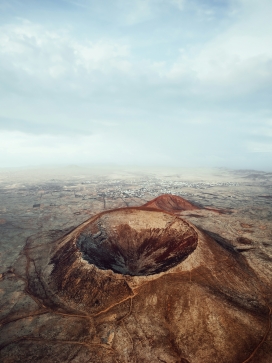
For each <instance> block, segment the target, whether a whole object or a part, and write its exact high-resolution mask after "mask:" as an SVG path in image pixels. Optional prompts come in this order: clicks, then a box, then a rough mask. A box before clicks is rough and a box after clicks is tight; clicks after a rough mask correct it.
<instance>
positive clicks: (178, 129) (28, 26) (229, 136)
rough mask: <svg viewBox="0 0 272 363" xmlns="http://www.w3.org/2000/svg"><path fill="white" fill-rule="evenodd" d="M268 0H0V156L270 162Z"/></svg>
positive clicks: (261, 165) (20, 161)
mask: <svg viewBox="0 0 272 363" xmlns="http://www.w3.org/2000/svg"><path fill="white" fill-rule="evenodd" d="M271 14H272V1H271V0H258V1H256V0H133V1H128V0H101V1H95V0H46V1H44V0H0V167H29V166H42V165H71V164H76V165H81V164H90V165H108V164H110V165H130V166H133V165H135V166H136V165H137V166H141V165H143V166H156V167H157V166H170V167H175V166H177V167H227V168H233V169H256V170H265V171H272V22H271Z"/></svg>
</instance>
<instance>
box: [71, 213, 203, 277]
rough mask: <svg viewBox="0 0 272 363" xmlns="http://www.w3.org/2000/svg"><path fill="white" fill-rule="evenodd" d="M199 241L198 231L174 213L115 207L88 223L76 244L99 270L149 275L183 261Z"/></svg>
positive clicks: (86, 258)
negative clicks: (126, 210) (122, 209)
mask: <svg viewBox="0 0 272 363" xmlns="http://www.w3.org/2000/svg"><path fill="white" fill-rule="evenodd" d="M162 216H163V218H161V219H160V217H162ZM197 240H198V237H197V233H196V232H195V230H194V229H193V228H192V227H191V226H190V225H189V224H188V223H187V222H185V221H184V220H182V219H181V218H179V217H176V216H173V215H171V214H166V213H163V212H159V211H153V212H151V211H144V210H133V211H129V213H124V211H118V210H116V211H114V212H112V211H111V212H108V213H104V214H103V215H101V216H100V217H98V218H97V219H96V220H95V221H94V222H93V223H91V224H90V225H88V227H87V228H86V230H83V231H82V232H81V234H80V235H79V236H78V238H77V241H76V245H77V247H78V249H79V250H80V251H81V252H82V257H83V259H85V260H86V261H88V262H89V263H90V264H93V265H95V266H97V267H98V268H99V269H102V270H112V271H114V272H115V273H119V274H124V275H131V276H147V275H153V274H157V273H160V272H164V271H166V270H168V269H170V268H171V267H174V266H176V265H177V264H179V263H180V262H182V261H183V260H184V259H185V258H186V257H187V256H188V255H189V254H191V253H192V252H193V251H194V249H195V248H196V246H197Z"/></svg>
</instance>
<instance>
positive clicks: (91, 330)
mask: <svg viewBox="0 0 272 363" xmlns="http://www.w3.org/2000/svg"><path fill="white" fill-rule="evenodd" d="M172 195H174V196H177V199H175V198H174V199H173V198H172V197H171V196H172ZM160 196H164V197H161V198H159V199H157V200H155V201H154V202H152V203H149V202H150V201H152V200H154V199H155V198H157V197H160ZM0 197H1V204H0V234H1V239H0V252H1V255H0V266H1V267H0V268H1V271H0V273H1V275H0V276H1V280H0V293H1V300H0V304H1V308H0V309H1V311H0V318H1V320H0V323H1V327H0V329H1V330H0V336H1V338H0V349H1V350H0V360H1V361H3V362H19V361H24V362H49V361H50V362H97V363H100V362H109V363H111V362H119V363H123V362H129V363H130V362H133V363H134V362H135V363H136V362H154V363H155V362H167V363H177V362H180V363H182V362H183V363H186V362H189V363H216V362H222V363H227V362H228V363H236V362H237V363H246V362H255V363H270V362H271V361H272V332H271V308H272V294H271V291H272V268H271V262H272V173H268V172H259V171H252V170H236V171H234V170H229V169H223V168H218V169H174V168H173V169H160V168H157V169H147V168H146V169H137V168H113V167H111V168H90V167H88V168H87V167H77V166H71V167H66V168H64V167H60V168H58V169H49V168H47V169H43V170H40V169H31V170H16V171H15V170H13V171H12V170H2V171H1V173H0ZM171 198H172V199H171ZM186 201H187V202H188V203H187V202H186ZM134 207H141V208H142V209H141V208H140V209H137V208H134ZM118 208H128V209H125V211H126V210H130V213H131V217H129V218H128V221H127V222H124V221H125V220H126V218H127V217H126V216H125V215H122V214H117V217H114V218H115V219H114V222H112V223H113V224H111V225H110V227H107V226H108V225H109V223H110V222H108V221H110V220H111V217H109V218H108V217H107V216H108V215H107V214H106V217H105V218H108V219H107V220H106V222H104V220H103V221H102V219H103V218H104V217H103V216H104V215H103V212H105V211H108V210H112V209H118ZM133 208H134V209H133ZM122 210H124V209H122ZM135 211H137V212H135ZM99 213H102V215H101V216H102V217H101V218H102V219H101V218H100V219H101V221H102V222H99V223H98V222H97V224H95V223H96V219H95V218H96V217H95V216H96V215H97V214H99ZM118 213H119V212H118ZM122 213H123V212H122ZM146 213H147V214H146ZM158 213H159V214H158ZM160 213H161V214H160ZM109 215H113V214H112V213H110V214H109ZM133 218H134V219H133ZM138 218H140V219H141V220H142V222H139V220H138ZM171 218H172V219H173V221H171ZM88 220H90V221H91V222H90V223H91V224H88V223H89V222H88ZM157 220H160V221H162V220H165V221H166V222H165V223H166V224H165V226H166V227H165V226H163V227H162V226H161V224H160V223H161V222H158V221H157ZM86 221H87V222H86ZM131 221H132V222H131ZM135 221H136V222H135ZM137 221H138V222H137ZM84 223H85V224H84ZM101 223H102V224H101ZM103 223H104V225H103ZM125 223H126V224H125ZM133 223H134V224H133ZM135 223H136V224H137V228H138V230H141V233H142V234H143V232H142V231H145V232H144V233H145V235H147V233H151V235H152V238H151V237H150V236H149V237H145V241H147V240H148V238H149V239H150V240H151V239H152V241H153V245H154V240H155V239H154V238H155V237H154V236H155V234H156V236H157V237H156V238H157V240H160V239H161V240H163V241H167V238H168V240H171V241H172V242H171V243H172V244H173V240H175V238H176V235H177V233H183V234H184V235H185V234H186V233H187V232H186V233H185V232H184V231H185V230H186V231H187V229H188V228H189V230H190V233H189V234H188V236H189V235H190V236H193V237H192V238H193V240H192V242H190V243H189V244H186V243H185V244H184V246H185V247H184V248H185V250H186V251H185V252H186V253H184V254H180V251H178V249H177V250H176V251H177V252H175V253H176V254H177V255H175V256H174V257H173V256H172V255H171V256H170V255H169V256H170V257H171V258H170V257H169V256H168V255H167V254H166V252H165V251H164V252H163V253H162V252H157V251H160V248H162V246H161V245H160V246H159V247H158V250H156V251H155V252H154V251H152V253H153V252H154V253H155V254H154V253H153V257H152V258H151V257H150V256H151V255H152V254H151V252H150V253H149V254H148V253H147V252H146V251H145V252H144V253H145V259H143V261H142V264H143V266H147V267H144V268H142V270H141V269H140V267H139V266H134V265H133V269H134V270H135V271H137V273H135V274H134V273H130V272H129V271H130V270H126V268H127V267H120V266H121V265H120V266H119V265H118V264H120V261H121V260H120V258H119V260H118V261H117V262H116V261H115V262H114V263H113V262H112V260H110V261H108V260H107V261H106V264H105V265H103V264H104V263H105V261H104V260H103V261H102V260H99V258H100V257H99V256H97V257H96V259H94V260H91V261H90V260H88V261H86V259H84V253H85V255H86V253H89V252H88V251H89V249H88V248H89V247H88V248H87V247H85V252H84V253H83V254H82V251H80V248H79V246H81V245H80V243H81V242H80V243H79V242H78V241H79V237H80V236H83V237H84V238H86V235H87V234H86V233H87V232H86V231H85V229H84V228H85V226H87V227H88V228H89V229H90V230H92V236H101V234H102V235H103V233H105V232H104V231H105V228H106V229H107V228H108V229H107V230H108V231H109V228H112V230H114V231H115V229H116V228H117V229H118V227H119V226H120V225H122V226H125V225H126V226H127V225H133V226H134V225H135ZM175 223H178V227H173V228H174V229H173V230H171V231H170V230H169V231H170V232H169V231H168V230H167V228H168V226H172V224H173V225H174V224H175ZM94 224H95V225H94ZM101 225H102V227H101ZM148 225H150V226H152V228H153V230H151V229H150V230H151V232H150V231H149V230H148V232H146V231H147V229H148V228H147V227H148ZM105 226H106V227H105ZM139 226H140V227H141V228H140V227H139ZM143 226H144V227H143ZM184 226H185V227H184ZM99 228H100V229H99ZM135 228H136V227H135ZM137 228H136V229H135V230H137ZM150 228H151V227H150ZM171 228H172V227H171ZM135 230H133V233H136V232H135ZM165 230H167V233H166V235H167V236H168V237H167V236H166V235H164V232H165ZM120 231H121V232H120V233H121V236H122V238H124V236H132V235H133V233H132V232H131V229H130V230H128V229H126V230H125V234H124V232H123V230H120ZM152 231H153V232H152ZM173 231H174V232H173ZM155 232H156V233H155ZM82 233H83V234H82ZM84 233H85V234H84ZM88 233H89V232H88ZM108 233H109V232H108ZM112 233H115V232H112ZM118 233H119V232H118ZM152 233H153V234H152ZM180 235H181V234H180ZM195 235H197V236H198V237H197V240H198V243H197V244H196V243H195V241H196V240H195V239H194V238H195V237H194V236H195ZM158 236H159V237H158ZM161 236H163V237H161ZM165 236H166V237H167V238H166V237H165ZM173 236H174V237H173ZM190 236H189V237H188V238H191V237H190ZM83 237H82V238H83ZM140 237H141V236H140ZM140 237H139V238H140ZM80 238H81V237H80ZM82 238H81V239H82ZM95 238H98V237H95ZM129 238H130V237H129ZM135 238H136V237H135ZM137 238H138V237H137ZM137 238H136V239H137ZM141 238H142V237H141ZM181 238H183V237H181ZM186 238H187V237H186ZM186 238H185V239H186ZM111 241H112V240H111ZM186 241H187V240H186ZM141 243H142V242H141ZM145 243H146V242H145ZM160 243H162V242H160ZM155 244H156V243H155ZM105 246H106V245H105ZM112 246H113V245H112V242H111V252H110V253H114V252H113V251H116V250H114V249H113V247H112ZM188 246H189V247H188ZM140 247H141V253H142V254H143V247H142V246H140ZM103 248H104V247H103ZM105 248H106V250H105V251H107V248H108V247H105ZM118 248H119V247H118ZM131 248H132V247H131ZM137 248H138V247H137ZM145 248H146V247H145ZM121 250H122V253H124V256H125V257H124V256H121V257H122V258H123V257H124V259H126V258H127V257H129V256H130V257H131V256H132V252H130V251H129V252H127V251H126V248H123V247H122V248H121ZM67 251H70V252H69V253H68V254H67ZM86 251H87V252H86ZM119 252H120V248H119V250H118V253H119ZM170 252H171V253H172V252H173V251H172V250H171V251H170ZM91 253H93V250H92V252H91ZM95 253H96V252H95ZM133 253H135V255H133V256H134V262H135V259H136V257H135V256H139V253H140V252H138V250H137V251H136V252H135V251H134V252H133ZM158 253H160V255H158ZM171 253H170V254H171ZM82 256H83V257H82ZM146 256H148V258H147V257H146ZM154 256H155V257H154ZM119 257H120V256H119ZM162 257H163V258H165V259H167V258H168V260H169V261H170V262H169V268H166V267H165V266H166V265H163V261H162ZM103 258H104V256H103ZM97 261H98V262H99V263H98V262H97ZM101 261H102V262H101ZM92 262H93V264H92ZM116 264H117V265H118V266H119V267H118V266H117V271H116V270H114V269H115V267H116ZM156 264H161V266H163V267H160V268H157V269H156V266H155V265H156ZM97 265H98V266H97ZM89 266H91V269H90V267H89ZM112 266H115V267H114V268H112ZM122 266H123V265H122ZM118 269H119V270H118ZM122 269H124V270H122ZM122 271H123V272H122ZM139 271H140V272H139ZM141 271H152V272H150V273H147V272H145V273H142V272H141Z"/></svg>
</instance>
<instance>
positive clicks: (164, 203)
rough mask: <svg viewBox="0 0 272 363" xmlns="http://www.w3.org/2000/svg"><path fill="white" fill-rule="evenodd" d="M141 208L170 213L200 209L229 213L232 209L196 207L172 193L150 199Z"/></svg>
mask: <svg viewBox="0 0 272 363" xmlns="http://www.w3.org/2000/svg"><path fill="white" fill-rule="evenodd" d="M143 208H153V209H159V210H164V211H167V212H170V213H180V212H183V211H188V210H201V209H205V210H208V211H210V212H215V213H218V214H231V213H232V211H230V210H226V209H217V208H210V207H198V206H197V205H194V204H192V203H190V202H188V200H186V199H183V198H181V197H179V196H177V195H172V194H163V195H160V196H159V197H157V198H155V199H152V200H150V201H149V202H147V203H146V204H144V205H143Z"/></svg>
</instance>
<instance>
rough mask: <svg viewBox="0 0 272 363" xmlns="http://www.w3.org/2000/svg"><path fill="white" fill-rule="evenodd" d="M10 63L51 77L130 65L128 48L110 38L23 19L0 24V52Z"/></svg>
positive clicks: (25, 70)
mask: <svg viewBox="0 0 272 363" xmlns="http://www.w3.org/2000/svg"><path fill="white" fill-rule="evenodd" d="M1 54H2V62H3V61H4V62H5V64H6V65H8V66H9V67H11V66H12V67H14V69H17V70H19V71H24V72H26V73H27V74H29V75H35V76H38V77H47V76H48V75H49V76H51V77H52V78H58V77H61V76H63V75H65V74H67V73H69V74H71V73H74V72H78V71H79V70H80V69H82V68H83V69H85V71H87V72H91V71H94V70H99V71H101V72H104V73H109V72H111V71H112V70H113V69H118V70H119V71H121V72H127V71H129V69H130V63H129V48H128V46H127V45H126V44H124V43H123V42H118V40H116V39H115V40H113V39H98V40H97V41H87V40H83V39H82V40H81V41H80V42H79V41H77V40H76V39H74V38H73V37H72V36H69V34H68V33H67V32H66V31H61V30H60V31H48V30H47V29H45V28H44V27H43V26H41V25H37V24H33V23H31V22H29V21H23V23H22V24H20V25H8V26H2V28H1V35H0V55H1Z"/></svg>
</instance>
